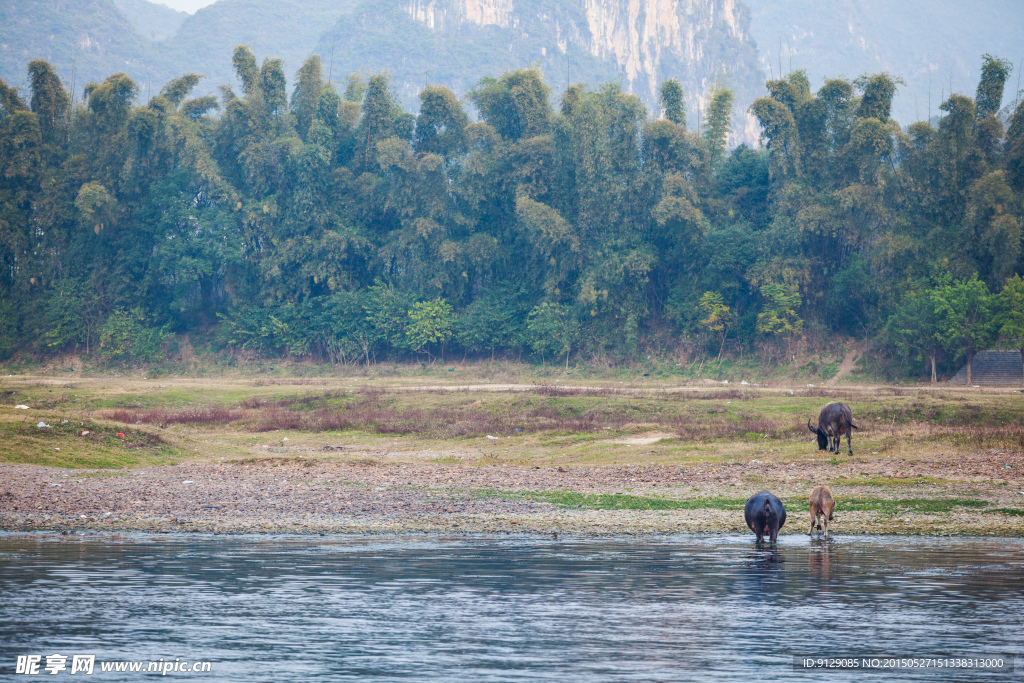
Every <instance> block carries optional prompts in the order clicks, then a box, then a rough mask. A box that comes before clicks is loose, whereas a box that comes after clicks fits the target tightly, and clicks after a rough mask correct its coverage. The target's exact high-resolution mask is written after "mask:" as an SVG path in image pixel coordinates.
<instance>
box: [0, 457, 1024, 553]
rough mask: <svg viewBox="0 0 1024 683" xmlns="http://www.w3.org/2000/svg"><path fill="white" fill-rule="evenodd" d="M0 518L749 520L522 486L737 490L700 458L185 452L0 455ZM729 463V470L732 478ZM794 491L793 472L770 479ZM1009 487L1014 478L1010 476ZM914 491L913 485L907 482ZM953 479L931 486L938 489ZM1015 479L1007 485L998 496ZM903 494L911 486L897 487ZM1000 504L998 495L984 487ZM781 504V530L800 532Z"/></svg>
mask: <svg viewBox="0 0 1024 683" xmlns="http://www.w3.org/2000/svg"><path fill="white" fill-rule="evenodd" d="M0 471H2V474H3V475H4V476H3V477H2V483H0V530H5V531H9V532H35V531H64V532H72V531H76V532H77V531H97V532H134V531H138V532H150V533H165V532H185V533H214V534H409V533H413V534H415V533H426V534H435V533H436V534H452V533H473V534H476V533H481V534H502V533H526V534H538V535H552V534H557V535H570V536H623V535H624V536H630V535H638V536H643V535H666V534H676V533H748V531H747V529H746V527H745V525H744V522H743V514H742V511H739V510H723V509H715V508H713V507H708V508H696V509H666V510H658V509H655V510H648V509H588V508H580V507H570V506H564V505H558V504H556V503H552V502H545V501H543V500H536V499H530V498H529V497H524V496H522V495H521V493H522V492H524V491H526V492H545V491H548V492H550V491H565V490H573V491H578V492H583V493H598V494H611V495H614V494H620V495H630V496H659V497H665V498H671V499H687V498H698V497H729V498H743V497H745V496H746V495H749V494H750V493H752V492H753V491H752V490H749V489H750V488H751V484H750V482H745V481H744V480H743V472H742V471H733V470H728V471H729V472H731V474H730V475H726V474H725V473H724V472H723V471H722V469H721V468H708V467H704V466H691V467H684V466H658V467H644V466H637V467H594V468H574V469H564V468H538V467H509V466H500V467H463V466H441V465H427V464H424V465H409V464H379V463H374V464H371V465H367V464H356V463H350V462H330V461H302V460H298V459H285V458H282V459H278V460H273V459H268V460H260V461H251V462H246V461H241V462H240V461H236V462H231V463H210V462H191V463H186V464H181V465H177V466H163V467H143V468H137V469H133V470H66V469H56V468H49V467H41V466H34V465H13V464H4V465H0ZM730 477H731V478H730ZM772 486H773V490H776V491H778V492H779V493H780V495H791V496H793V497H796V496H798V495H801V492H802V491H803V490H804V489H805V488H806V485H805V484H804V483H802V482H801V481H779V482H777V483H775V484H773V485H772ZM1014 488H1016V487H1014ZM923 493H924V492H922V491H920V490H919V489H915V490H914V492H913V495H914V496H922V495H923ZM952 493H953V492H949V491H932V492H929V493H928V494H927V495H930V496H932V497H935V498H943V497H948V496H950V495H951V494H952ZM1014 493H1016V492H1015V491H1007V496H1009V495H1010V494H1014ZM900 495H901V496H903V495H910V494H908V493H907V492H906V491H903V492H900ZM993 504H994V505H998V501H994V503H993ZM809 525H810V517H809V513H808V510H807V508H806V507H804V506H799V507H797V506H791V508H790V510H789V518H788V520H787V524H786V526H785V527H784V528H783V530H782V533H783V534H801V533H806V532H807V529H808V527H809ZM831 531H832V532H833V533H834V534H835V535H837V536H842V535H854V534H871V535H934V536H1007V537H1024V517H1021V516H1017V515H1010V514H1001V513H995V512H990V511H979V510H976V509H959V508H958V509H954V510H952V511H950V512H944V513H928V514H924V513H913V512H897V513H895V514H894V513H893V512H891V511H889V512H882V511H865V510H847V511H844V510H843V508H842V503H840V505H839V507H838V508H837V512H836V519H835V521H834V524H833V526H832V527H831Z"/></svg>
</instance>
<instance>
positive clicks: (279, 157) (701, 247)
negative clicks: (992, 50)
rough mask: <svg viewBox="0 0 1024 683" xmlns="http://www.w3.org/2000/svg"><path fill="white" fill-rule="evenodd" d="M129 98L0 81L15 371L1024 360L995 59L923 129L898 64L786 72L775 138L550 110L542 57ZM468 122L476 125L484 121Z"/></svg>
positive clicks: (776, 94) (715, 96) (2, 345)
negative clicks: (898, 76) (193, 352)
mask: <svg viewBox="0 0 1024 683" xmlns="http://www.w3.org/2000/svg"><path fill="white" fill-rule="evenodd" d="M233 65H234V68H235V72H236V73H237V76H238V82H239V83H240V91H239V92H235V91H234V90H233V89H232V88H230V87H228V86H222V87H221V94H220V96H219V97H214V96H206V97H190V94H191V92H192V90H193V89H194V88H195V86H196V85H197V83H198V82H199V79H200V76H198V75H196V74H187V75H185V76H182V77H181V78H177V79H175V80H172V81H171V82H169V83H167V84H166V85H165V86H164V87H163V89H162V90H161V91H160V94H159V95H157V96H155V97H152V98H151V99H150V100H149V101H148V102H146V103H144V104H137V103H136V101H137V98H138V93H139V89H138V86H137V85H136V84H135V83H134V82H132V81H131V80H130V79H129V78H128V77H127V76H125V75H124V74H114V75H112V76H110V77H109V78H107V79H106V80H105V81H103V82H102V83H90V84H88V85H87V86H86V87H85V89H84V98H83V100H82V101H81V102H74V101H73V100H72V95H73V93H69V92H68V90H67V89H66V88H65V86H64V85H63V83H62V81H61V79H60V77H59V75H58V74H57V72H56V71H55V69H54V68H53V67H52V66H51V65H50V64H48V63H46V62H45V61H40V60H37V61H33V62H31V63H30V64H29V65H28V73H29V81H30V86H29V92H27V93H22V92H19V91H18V90H17V89H15V88H11V87H9V86H8V85H6V84H5V83H3V82H2V81H0V264H2V266H0V357H9V356H10V355H12V354H15V353H19V352H21V353H32V354H43V355H45V354H61V353H68V352H76V353H80V354H88V355H92V356H95V357H97V358H99V359H101V360H104V361H106V362H113V363H124V364H130V363H138V362H153V361H154V360H156V359H158V358H159V357H160V356H161V354H166V353H168V352H173V350H174V347H175V346H176V345H177V344H178V343H179V341H178V340H180V339H182V338H184V336H185V335H187V336H188V337H189V338H191V339H193V340H195V339H203V340H208V341H209V343H210V344H212V345H214V346H215V347H218V348H225V349H231V350H234V351H236V352H239V353H244V354H250V355H253V356H264V357H280V356H283V355H290V356H294V357H309V358H315V359H320V360H327V361H330V362H335V363H373V362H377V361H379V360H380V359H382V358H385V357H406V358H409V357H419V358H424V359H426V358H435V357H438V356H443V355H444V354H445V353H451V352H452V350H458V352H459V353H471V354H477V355H491V356H493V355H494V354H510V353H511V354H516V355H517V356H519V357H522V355H523V354H526V355H527V356H528V357H534V358H537V359H543V360H546V361H551V360H554V359H556V358H557V359H561V360H559V361H558V362H565V363H566V364H568V362H569V360H570V358H571V357H572V356H573V354H575V355H576V356H577V357H583V358H595V357H604V358H610V359H613V360H625V361H628V360H630V359H635V358H638V357H639V356H640V355H641V354H650V353H652V352H653V353H665V352H666V351H671V350H672V349H674V348H676V347H678V346H679V345H681V344H689V345H691V346H693V345H695V346H696V347H698V348H700V349H701V350H703V351H704V352H707V353H709V354H716V353H717V354H718V355H722V354H723V353H725V352H740V353H742V352H743V351H744V350H752V349H758V350H760V351H761V352H762V353H763V354H766V356H765V357H766V358H767V359H769V360H770V359H771V358H779V357H782V355H783V353H784V351H785V349H786V348H788V346H787V345H788V344H791V343H793V341H794V340H797V339H799V338H801V337H803V336H806V335H809V334H814V335H818V336H819V337H828V336H832V335H842V336H844V337H858V338H867V339H870V340H871V341H872V342H873V343H874V344H875V345H876V347H877V349H878V350H879V352H880V357H881V356H884V357H887V358H890V359H892V362H893V366H894V367H895V368H897V369H900V368H902V371H904V372H911V373H918V372H921V371H923V370H924V369H925V368H930V369H931V372H932V373H933V374H934V373H935V372H936V370H935V368H936V366H937V365H938V367H949V366H950V365H951V364H952V363H954V362H959V360H960V359H962V358H964V357H965V356H966V357H969V356H970V355H971V354H973V353H974V352H975V351H976V350H979V349H982V348H987V347H989V346H990V345H992V344H996V343H1001V344H1004V345H1008V346H1010V347H1011V348H1024V284H1022V281H1021V277H1020V275H1021V273H1022V272H1024V254H1022V249H1021V247H1022V238H1021V216H1022V210H1024V204H1022V202H1021V199H1022V197H1024V194H1022V193H1024V103H1022V104H1019V105H1016V106H1015V107H1014V106H1011V107H1008V108H1006V109H1001V108H1000V107H1001V104H1002V99H1003V90H1004V86H1005V84H1006V81H1007V78H1008V76H1009V74H1010V71H1011V67H1010V65H1009V63H1008V62H1006V61H1004V60H1001V59H996V58H993V57H990V56H988V55H986V56H984V57H983V60H982V70H981V74H982V75H981V79H980V81H979V83H978V88H977V92H976V94H975V96H974V98H971V97H968V96H966V95H961V94H953V95H950V96H949V98H948V99H947V100H946V101H945V102H943V103H942V104H941V106H940V116H938V117H937V118H936V119H933V120H932V121H922V122H917V123H914V124H912V125H910V126H909V127H907V128H906V129H902V128H901V127H900V126H899V124H898V123H897V122H896V121H894V120H893V119H892V118H891V117H890V112H891V105H892V100H893V97H894V95H895V93H896V90H897V88H898V86H899V83H898V81H897V80H894V79H893V78H892V77H891V76H889V75H887V74H884V73H883V74H876V75H870V76H863V77H860V78H857V79H855V80H852V81H851V80H846V79H831V80H827V81H826V82H825V83H824V84H823V85H822V86H821V87H820V88H819V89H818V90H817V91H816V92H813V91H812V89H811V85H810V83H809V82H808V79H807V77H806V75H805V74H804V73H803V72H801V71H795V72H792V73H790V74H788V75H787V76H786V77H785V78H780V79H778V80H770V81H768V83H767V84H766V90H767V94H766V95H765V96H764V97H762V98H760V99H758V100H757V101H756V102H755V103H754V104H753V105H752V107H751V111H752V113H753V114H754V115H755V116H756V118H757V120H758V121H759V123H760V125H761V129H762V133H763V138H762V139H763V144H762V146H761V147H760V148H759V149H752V148H749V147H747V146H745V145H740V146H738V147H735V148H733V149H730V148H729V147H728V144H727V143H728V135H729V131H730V128H731V125H732V117H733V97H732V93H731V92H730V91H729V90H728V89H727V88H725V87H717V88H715V89H714V90H713V91H712V92H711V93H710V96H709V97H708V98H707V101H706V106H705V107H704V110H703V114H702V117H701V122H700V126H699V128H698V129H696V130H695V129H694V128H693V127H691V126H688V122H687V121H686V118H685V112H686V107H685V100H686V93H684V92H683V90H682V88H681V87H680V85H679V83H678V82H677V81H675V80H668V81H666V82H664V83H662V85H661V105H662V106H661V108H660V111H658V112H655V113H654V114H653V115H652V113H651V112H648V111H647V109H646V108H645V107H644V106H643V104H642V103H641V102H640V100H639V99H638V98H637V97H635V96H633V95H630V94H628V93H624V92H622V91H621V89H620V88H619V87H618V86H617V85H615V84H606V85H603V86H600V87H595V88H588V87H587V86H585V85H582V84H578V85H573V86H571V87H569V88H567V89H566V90H565V91H564V92H563V93H562V94H561V95H560V97H558V98H557V108H555V107H554V106H553V105H552V101H553V99H554V98H553V97H552V93H551V90H550V88H549V86H548V85H547V84H546V83H545V81H544V78H543V76H542V74H541V73H540V72H539V71H537V70H531V69H525V70H518V71H513V72H509V73H506V74H503V75H501V76H500V77H496V78H485V79H483V80H481V81H480V82H479V83H478V84H477V85H476V87H475V88H474V89H473V90H472V91H470V92H469V93H468V95H467V96H466V101H460V100H459V98H458V97H456V95H455V94H454V93H452V92H451V91H450V90H448V89H447V88H444V87H440V86H427V87H425V88H424V90H423V92H422V93H421V94H420V108H419V112H418V114H415V115H414V114H411V113H409V112H406V111H403V110H402V109H401V107H400V106H399V105H398V104H397V101H396V98H395V95H394V93H393V91H392V89H391V87H390V85H389V81H388V77H387V75H385V74H378V75H374V76H371V77H370V78H368V79H365V80H364V79H362V78H360V77H358V76H351V77H349V78H348V79H347V81H346V82H345V83H343V84H341V85H338V86H336V85H335V84H333V83H331V82H328V81H327V80H326V79H325V77H324V74H323V70H322V68H321V63H320V60H319V58H318V57H315V56H314V57H311V58H309V59H308V60H307V61H306V62H305V63H304V64H303V65H302V67H301V68H300V69H299V70H298V72H297V73H296V75H295V80H294V84H293V89H292V92H291V95H290V96H289V94H288V82H287V79H286V75H285V72H284V69H283V65H282V62H281V61H280V60H278V59H273V58H267V59H264V60H263V62H262V64H260V63H259V62H258V61H257V59H256V57H255V56H254V55H253V54H252V53H251V52H250V51H249V50H248V49H247V48H245V47H239V48H237V49H236V50H235V52H234V58H233ZM467 105H471V106H472V108H473V110H475V114H476V118H477V119H478V120H477V121H473V120H472V119H471V118H470V116H469V114H468V113H467Z"/></svg>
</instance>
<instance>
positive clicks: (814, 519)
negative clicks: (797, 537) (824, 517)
mask: <svg viewBox="0 0 1024 683" xmlns="http://www.w3.org/2000/svg"><path fill="white" fill-rule="evenodd" d="M817 523H818V515H816V514H814V512H811V530H810V531H808V532H807V535H808V536H813V535H814V525H815V524H817Z"/></svg>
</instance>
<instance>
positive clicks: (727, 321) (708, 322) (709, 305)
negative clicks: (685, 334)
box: [697, 292, 733, 360]
mask: <svg viewBox="0 0 1024 683" xmlns="http://www.w3.org/2000/svg"><path fill="white" fill-rule="evenodd" d="M697 308H699V309H700V313H701V315H703V316H704V318H703V319H702V320H701V321H700V325H701V327H703V328H704V329H705V330H707V331H708V332H711V333H712V334H715V335H717V336H718V337H719V338H720V339H721V340H722V342H721V344H719V345H718V358H715V360H718V359H719V358H721V357H722V349H724V348H725V338H726V336H727V335H728V334H729V328H730V327H731V326H732V323H733V314H732V310H731V309H730V308H729V307H728V306H726V305H725V299H723V298H722V295H721V294H719V293H718V292H704V295H703V296H701V298H700V303H698V304H697Z"/></svg>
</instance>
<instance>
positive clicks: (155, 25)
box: [114, 0, 191, 40]
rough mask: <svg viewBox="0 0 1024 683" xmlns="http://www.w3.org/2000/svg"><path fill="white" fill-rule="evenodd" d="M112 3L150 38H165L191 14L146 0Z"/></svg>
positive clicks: (171, 34) (175, 30) (116, 1)
mask: <svg viewBox="0 0 1024 683" xmlns="http://www.w3.org/2000/svg"><path fill="white" fill-rule="evenodd" d="M114 4H115V5H116V6H117V8H118V9H119V10H121V14H123V15H124V16H125V18H126V19H127V20H128V21H130V22H131V24H132V26H134V27H135V28H136V29H137V30H138V31H139V32H140V33H141V34H142V35H143V36H146V37H147V38H150V39H151V40H167V39H168V38H170V37H171V36H173V35H174V34H175V33H177V32H178V29H180V28H181V25H182V24H184V23H185V20H186V19H188V18H189V17H190V16H191V15H190V14H189V13H188V12H179V11H178V10H174V9H171V8H170V7H168V6H167V5H159V4H157V3H154V2H148V1H147V0H114Z"/></svg>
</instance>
